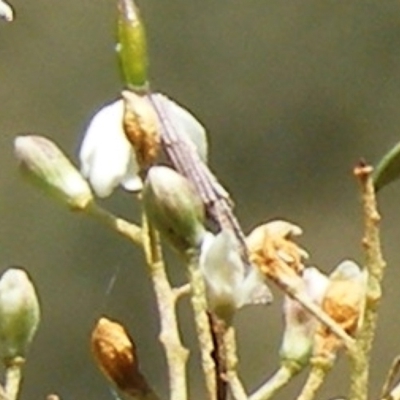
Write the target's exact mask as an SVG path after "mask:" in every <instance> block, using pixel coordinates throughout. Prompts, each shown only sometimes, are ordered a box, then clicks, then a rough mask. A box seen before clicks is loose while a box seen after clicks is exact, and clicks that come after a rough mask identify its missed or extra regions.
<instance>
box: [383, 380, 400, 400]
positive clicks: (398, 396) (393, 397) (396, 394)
mask: <svg viewBox="0 0 400 400" xmlns="http://www.w3.org/2000/svg"><path fill="white" fill-rule="evenodd" d="M382 400H400V382H399V383H398V384H397V385H396V386H395V387H394V388H393V389H392V390H391V391H390V393H389V394H387V395H386V396H385V397H382Z"/></svg>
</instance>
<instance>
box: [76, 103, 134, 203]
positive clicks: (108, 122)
mask: <svg viewBox="0 0 400 400" xmlns="http://www.w3.org/2000/svg"><path fill="white" fill-rule="evenodd" d="M123 110H124V105H123V101H122V100H117V101H115V102H113V103H111V104H109V105H106V106H105V107H103V108H101V109H100V111H98V112H97V113H96V114H95V115H94V117H93V118H92V120H91V121H90V124H89V126H88V128H87V130H86V133H85V137H84V139H83V142H82V145H81V149H80V153H79V158H80V161H81V169H82V174H83V175H84V176H85V177H87V178H88V179H89V181H90V183H91V185H92V187H93V189H94V190H95V192H96V194H97V195H98V196H99V197H106V196H109V195H110V194H111V192H112V191H113V189H114V188H115V187H116V186H118V185H119V184H121V183H122V184H123V185H124V187H125V188H126V189H127V190H138V189H140V187H138V182H139V178H138V176H137V172H138V166H137V164H136V160H135V156H134V153H133V151H132V148H131V145H130V143H129V142H128V140H127V139H126V137H125V133H124V130H123V125H122V121H123Z"/></svg>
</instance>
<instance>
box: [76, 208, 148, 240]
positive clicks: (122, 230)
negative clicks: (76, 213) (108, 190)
mask: <svg viewBox="0 0 400 400" xmlns="http://www.w3.org/2000/svg"><path fill="white" fill-rule="evenodd" d="M83 211H84V212H86V214H87V215H89V216H91V217H93V218H95V219H96V220H97V221H99V222H101V223H102V224H104V225H106V226H107V227H109V228H111V229H112V230H114V231H116V232H118V233H119V234H120V235H122V236H124V237H126V238H128V239H129V240H130V241H132V242H134V243H135V244H137V245H138V246H142V245H143V240H142V230H141V229H140V227H139V226H138V225H136V224H134V223H131V222H128V221H126V220H125V219H123V218H120V217H117V216H115V215H114V214H112V213H110V212H109V211H107V210H105V209H104V208H102V207H100V206H99V205H98V204H97V203H95V202H94V201H91V202H89V203H88V205H87V206H86V207H85V208H84V209H83Z"/></svg>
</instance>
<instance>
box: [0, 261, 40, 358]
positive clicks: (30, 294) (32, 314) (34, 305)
mask: <svg viewBox="0 0 400 400" xmlns="http://www.w3.org/2000/svg"><path fill="white" fill-rule="evenodd" d="M39 320H40V308H39V302H38V298H37V295H36V291H35V288H34V286H33V284H32V282H31V280H30V279H29V277H28V275H27V273H26V272H25V271H24V270H22V269H19V268H10V269H8V270H7V271H6V272H4V274H3V275H2V276H1V278H0V356H1V357H2V358H3V359H4V360H6V361H7V360H11V359H13V358H15V357H24V356H25V353H26V351H27V349H28V346H29V344H30V343H31V341H32V339H33V336H34V334H35V332H36V330H37V327H38V325H39Z"/></svg>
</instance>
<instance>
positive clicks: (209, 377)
mask: <svg viewBox="0 0 400 400" xmlns="http://www.w3.org/2000/svg"><path fill="white" fill-rule="evenodd" d="M187 260H188V262H187V270H188V275H189V282H190V287H191V289H192V293H191V294H192V296H191V300H192V307H193V312H194V318H195V324H196V330H197V336H198V339H199V345H200V353H201V362H202V367H203V372H204V378H205V381H206V389H207V396H208V398H209V399H210V400H216V398H217V382H216V372H215V363H214V360H213V359H212V352H213V349H214V345H213V340H212V335H211V330H210V322H209V319H208V315H207V301H206V295H205V285H204V280H203V276H202V274H201V271H200V270H199V265H198V264H199V255H198V251H197V250H191V251H188V254H187Z"/></svg>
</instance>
